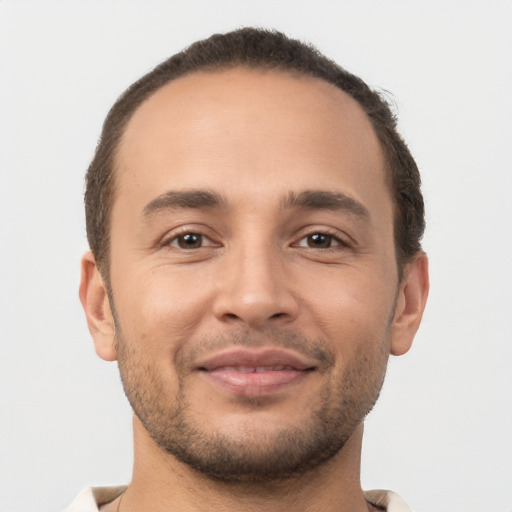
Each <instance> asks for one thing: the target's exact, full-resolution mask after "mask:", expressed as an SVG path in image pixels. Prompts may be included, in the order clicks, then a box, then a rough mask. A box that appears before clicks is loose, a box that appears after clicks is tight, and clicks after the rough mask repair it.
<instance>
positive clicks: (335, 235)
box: [292, 226, 355, 251]
mask: <svg viewBox="0 0 512 512" xmlns="http://www.w3.org/2000/svg"><path fill="white" fill-rule="evenodd" d="M317 234H318V235H326V236H329V237H331V238H332V239H333V240H334V241H335V242H337V243H336V244H335V245H333V246H332V247H329V248H315V247H308V246H307V245H299V242H302V241H303V240H305V239H307V238H308V237H309V236H312V235H317ZM296 240H297V241H296V242H294V243H293V244H292V245H293V246H295V247H304V248H307V249H318V250H322V251H326V250H329V249H335V248H337V247H353V246H354V245H355V242H354V241H353V240H352V237H350V236H349V235H348V234H346V233H344V232H342V231H340V230H338V229H334V228H329V227H326V226H308V227H307V228H304V229H302V230H301V233H300V234H299V235H298V236H297V238H296Z"/></svg>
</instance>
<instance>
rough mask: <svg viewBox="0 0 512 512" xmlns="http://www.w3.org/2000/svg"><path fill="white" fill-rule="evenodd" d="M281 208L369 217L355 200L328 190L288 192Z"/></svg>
mask: <svg viewBox="0 0 512 512" xmlns="http://www.w3.org/2000/svg"><path fill="white" fill-rule="evenodd" d="M282 207H283V208H284V209H292V208H303V209H309V210H334V211H345V212H347V213H352V214H354V215H357V216H359V217H370V213H369V211H368V209H367V208H366V206H364V205H363V204H362V203H360V202H359V201H357V200H356V199H354V198H352V197H350V196H347V195H346V194H343V193H341V192H331V191H328V190H305V191H304V192H301V193H299V194H296V193H295V192H290V193H289V194H288V196H287V197H286V198H285V199H284V201H283V202H282Z"/></svg>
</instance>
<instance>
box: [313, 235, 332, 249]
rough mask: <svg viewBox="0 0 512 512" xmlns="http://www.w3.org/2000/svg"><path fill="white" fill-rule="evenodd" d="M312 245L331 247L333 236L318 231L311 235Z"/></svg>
mask: <svg viewBox="0 0 512 512" xmlns="http://www.w3.org/2000/svg"><path fill="white" fill-rule="evenodd" d="M309 241H310V245H311V246H313V247H330V246H331V237H330V236H329V235H322V234H321V233H316V234H314V235H310V236H309Z"/></svg>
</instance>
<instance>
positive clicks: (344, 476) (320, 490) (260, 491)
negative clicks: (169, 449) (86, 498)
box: [121, 418, 368, 512]
mask: <svg viewBox="0 0 512 512" xmlns="http://www.w3.org/2000/svg"><path fill="white" fill-rule="evenodd" d="M362 432H363V426H362V425H360V426H359V427H358V428H356V430H355V431H354V432H353V434H352V436H351V437H350V438H349V440H348V441H347V442H346V444H345V446H344V447H343V448H342V450H341V451H340V452H339V453H338V454H337V455H336V456H335V457H333V458H332V459H331V460H330V461H328V462H327V463H325V464H323V465H322V466H320V467H318V468H316V469H314V470H312V471H310V472H307V473H305V474H302V475H299V476H297V477H292V478H287V479H283V480H280V481H269V482H264V483H245V482H244V483H223V482H219V481H217V480H212V479H211V478H209V477H206V476H204V475H202V474H201V473H198V472H197V471H196V470H194V469H192V468H190V467H188V466H187V465H185V464H183V463H181V462H180V461H178V460H176V459H175V458H174V457H173V456H171V455H169V454H167V453H165V452H163V451H162V450H161V449H160V448H159V447H158V446H157V445H156V444H155V443H154V441H153V440H152V439H151V438H150V437H149V436H148V434H147V432H146V431H145V429H144V428H143V426H142V425H141V424H140V422H139V421H138V419H137V418H135V419H134V448H135V457H134V470H133V479H132V482H131V483H130V485H129V486H128V489H127V491H126V492H125V494H124V496H123V501H122V509H121V512H133V511H135V510H137V511H138V512H149V511H151V512H164V511H168V510H169V509H172V510H173V511H176V512H178V511H187V512H193V511H200V510H205V507H206V508H207V509H208V510H222V511H223V512H234V511H240V510H245V511H247V512H252V511H258V512H259V511H261V510H265V511H267V512H278V511H279V512H283V511H288V510H289V511H292V510H293V511H294V512H301V511H308V512H309V511H316V510H318V511H320V510H321V511H322V512H331V511H332V512H349V511H350V512H356V511H357V512H359V511H361V512H367V510H368V508H367V503H366V501H365V499H364V496H363V492H362V489H361V485H360V481H359V472H360V458H361V457H360V456H361V442H362Z"/></svg>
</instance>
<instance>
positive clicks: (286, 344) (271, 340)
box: [175, 329, 335, 371]
mask: <svg viewBox="0 0 512 512" xmlns="http://www.w3.org/2000/svg"><path fill="white" fill-rule="evenodd" d="M236 347H245V348H264V347H265V348H278V349H285V350H293V351H295V352H297V353H298V354H300V355H303V356H305V357H307V358H308V359H313V360H314V361H316V362H317V363H318V364H317V366H318V369H319V370H324V371H325V370H329V369H330V368H332V367H333V366H334V364H335V356H334V352H333V351H332V350H331V349H329V348H328V346H327V344H326V343H325V342H324V341H323V340H322V339H311V338H308V337H306V336H304V335H302V334H301V333H298V332H296V331H292V330H280V329H265V330H263V331H236V332H232V331H231V332H226V333H222V334H218V335H215V336H211V337H207V338H202V339H200V340H197V341H195V342H191V343H184V344H183V346H182V347H181V348H180V349H179V350H178V351H177V352H176V355H175V363H176V367H177V368H187V367H190V366H193V365H194V362H195V361H197V360H198V359H199V358H201V357H204V355H206V354H210V353H216V352H220V351H222V350H226V349H231V348H236Z"/></svg>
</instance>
